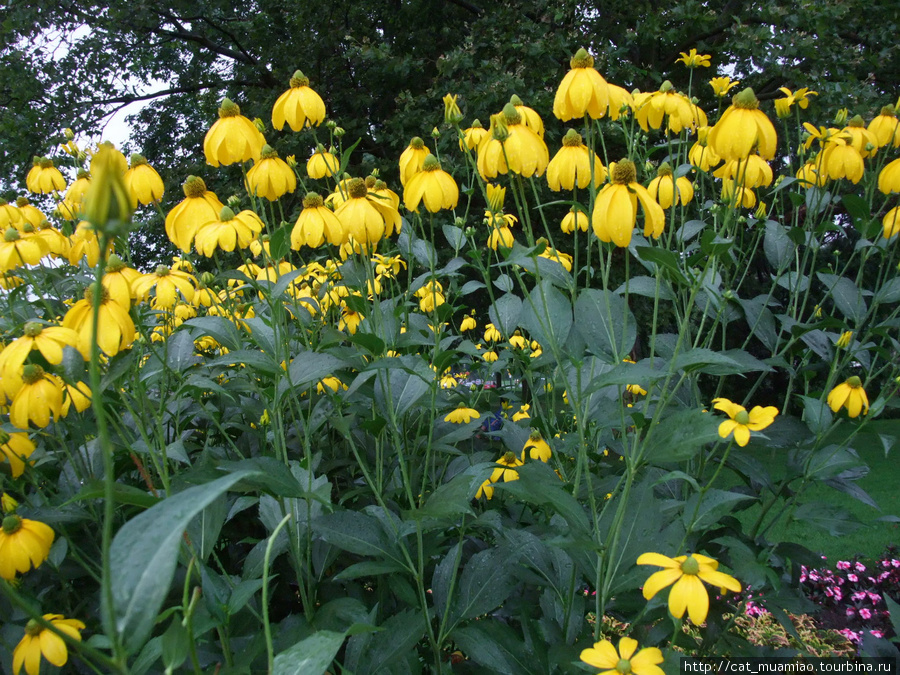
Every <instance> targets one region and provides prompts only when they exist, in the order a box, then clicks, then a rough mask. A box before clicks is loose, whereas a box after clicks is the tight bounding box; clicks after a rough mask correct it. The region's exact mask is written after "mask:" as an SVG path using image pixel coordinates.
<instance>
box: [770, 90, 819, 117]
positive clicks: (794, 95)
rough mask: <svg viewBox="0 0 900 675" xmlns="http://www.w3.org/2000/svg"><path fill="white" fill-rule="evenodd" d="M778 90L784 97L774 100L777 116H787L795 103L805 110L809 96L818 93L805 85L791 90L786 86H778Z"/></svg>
mask: <svg viewBox="0 0 900 675" xmlns="http://www.w3.org/2000/svg"><path fill="white" fill-rule="evenodd" d="M778 91H780V92H781V93H782V94H784V98H779V99H776V100H775V112H776V113H777V115H778V117H787V116H788V115H789V114H790V111H791V108H792V107H793V105H794V104H795V103H796V104H797V105H798V106H799V107H800V108H803V109H804V110H806V108H808V107H809V97H810V96H818V95H819V92H816V91H811V90H810V89H807V88H806V87H802V88H800V89H798V90H797V91H791V90H790V89H788V88H787V87H778Z"/></svg>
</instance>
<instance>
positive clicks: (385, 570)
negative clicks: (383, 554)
mask: <svg viewBox="0 0 900 675" xmlns="http://www.w3.org/2000/svg"><path fill="white" fill-rule="evenodd" d="M405 571H406V568H405V567H403V566H401V565H398V564H397V563H395V562H394V561H393V560H366V561H365V562H360V563H354V564H353V565H350V566H349V567H347V568H346V569H343V570H341V571H340V572H338V573H337V574H335V575H334V580H335V581H350V580H352V579H359V578H361V577H377V576H379V575H382V574H394V573H395V572H405Z"/></svg>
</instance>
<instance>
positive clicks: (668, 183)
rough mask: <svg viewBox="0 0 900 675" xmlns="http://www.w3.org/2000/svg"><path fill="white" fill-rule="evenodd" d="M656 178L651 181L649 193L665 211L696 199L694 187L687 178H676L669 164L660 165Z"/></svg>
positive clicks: (648, 188)
mask: <svg viewBox="0 0 900 675" xmlns="http://www.w3.org/2000/svg"><path fill="white" fill-rule="evenodd" d="M656 174H657V175H656V178H654V179H653V180H651V181H650V185H648V186H647V192H649V193H650V196H651V197H652V198H653V199H655V200H656V201H657V203H658V204H659V205H660V206H661V207H663V208H664V209H668V208H669V207H671V206H674V205H677V204H687V203H689V202H690V201H691V200H692V199H693V198H694V186H693V185H691V181H690V180H688V178H687V177H686V176H679V177H678V178H675V175H674V173H673V172H672V167H671V165H670V164H669V163H668V162H663V163H662V164H660V166H659V169H657V172H656Z"/></svg>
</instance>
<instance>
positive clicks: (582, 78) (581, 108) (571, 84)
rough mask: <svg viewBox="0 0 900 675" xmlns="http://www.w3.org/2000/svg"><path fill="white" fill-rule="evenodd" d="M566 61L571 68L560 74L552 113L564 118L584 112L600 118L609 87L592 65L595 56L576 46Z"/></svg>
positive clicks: (571, 117) (605, 105) (605, 104)
mask: <svg viewBox="0 0 900 675" xmlns="http://www.w3.org/2000/svg"><path fill="white" fill-rule="evenodd" d="M569 65H570V66H571V70H570V71H569V72H568V73H566V75H565V77H563V80H562V82H561V83H560V85H559V89H557V90H556V96H555V97H554V98H553V114H554V115H556V117H558V118H559V119H560V120H562V121H563V122H566V121H568V120H570V119H574V118H581V117H584V116H585V115H590V116H591V117H592V118H593V119H600V118H601V117H603V116H604V115H605V114H606V111H607V108H608V106H609V87H608V85H607V83H606V80H604V79H603V77H602V76H601V75H600V73H598V72H597V71H596V70H595V69H594V58H593V57H592V56H591V55H590V54H588V53H587V51H585V50H584V49H579V50H578V51H577V52H575V56H573V57H572V59H571V61H570V62H569Z"/></svg>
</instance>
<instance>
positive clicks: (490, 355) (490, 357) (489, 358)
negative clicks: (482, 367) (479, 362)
mask: <svg viewBox="0 0 900 675" xmlns="http://www.w3.org/2000/svg"><path fill="white" fill-rule="evenodd" d="M481 358H483V359H484V360H485V361H486V362H487V363H494V361H496V360H497V359H499V358H500V355H499V354H497V352H495V351H494V350H493V349H491V350H488V351H486V352H485V353H484V354H482V356H481Z"/></svg>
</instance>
